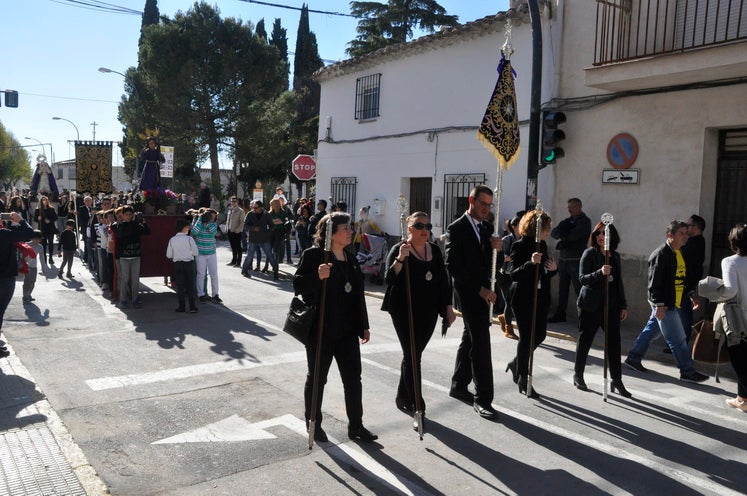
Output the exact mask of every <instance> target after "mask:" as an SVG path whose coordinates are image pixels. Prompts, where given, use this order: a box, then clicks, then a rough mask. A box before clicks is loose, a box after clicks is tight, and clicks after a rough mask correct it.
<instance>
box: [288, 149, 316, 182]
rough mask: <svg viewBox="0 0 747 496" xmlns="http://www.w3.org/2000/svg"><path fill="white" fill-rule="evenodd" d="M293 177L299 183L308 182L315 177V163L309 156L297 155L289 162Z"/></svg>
mask: <svg viewBox="0 0 747 496" xmlns="http://www.w3.org/2000/svg"><path fill="white" fill-rule="evenodd" d="M291 164H292V165H293V175H294V176H296V177H297V178H298V179H299V180H300V181H308V180H309V179H311V178H313V177H314V176H316V161H315V160H314V157H312V156H311V155H299V156H297V157H296V158H294V159H293V162H291Z"/></svg>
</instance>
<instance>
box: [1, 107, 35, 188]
mask: <svg viewBox="0 0 747 496" xmlns="http://www.w3.org/2000/svg"><path fill="white" fill-rule="evenodd" d="M30 160H31V159H30V157H29V154H28V152H27V151H26V149H25V148H22V147H21V143H19V141H18V140H17V139H16V138H15V137H14V136H13V134H12V133H10V132H8V131H7V130H6V129H5V126H4V125H3V123H2V122H0V187H2V189H5V190H10V189H12V188H13V187H14V186H16V184H17V183H18V182H19V181H21V180H24V181H26V182H29V181H30V179H31V168H30V167H29V163H30Z"/></svg>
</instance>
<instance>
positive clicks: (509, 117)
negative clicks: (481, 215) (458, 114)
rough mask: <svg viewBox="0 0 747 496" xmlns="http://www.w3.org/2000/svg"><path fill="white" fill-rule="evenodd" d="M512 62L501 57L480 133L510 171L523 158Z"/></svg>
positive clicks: (491, 151) (483, 140)
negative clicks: (520, 148)
mask: <svg viewBox="0 0 747 496" xmlns="http://www.w3.org/2000/svg"><path fill="white" fill-rule="evenodd" d="M514 76H515V73H514V70H513V69H512V68H511V61H510V60H509V59H507V58H506V57H505V55H501V61H500V63H499V64H498V81H497V82H496V83H495V89H494V90H493V94H492V96H491V97H490V102H489V103H488V108H487V109H486V110H485V115H484V116H483V118H482V122H481V123H480V127H479V129H478V130H477V139H478V140H480V142H481V143H482V144H483V146H485V148H487V149H488V151H490V153H491V154H493V156H495V158H496V159H497V160H498V163H499V164H500V167H501V168H503V169H506V170H508V169H510V168H511V166H512V165H513V164H514V162H516V159H517V158H518V157H519V116H518V112H517V110H516V89H515V87H514Z"/></svg>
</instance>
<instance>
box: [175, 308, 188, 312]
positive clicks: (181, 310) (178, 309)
mask: <svg viewBox="0 0 747 496" xmlns="http://www.w3.org/2000/svg"><path fill="white" fill-rule="evenodd" d="M174 311H175V312H177V313H184V312H186V310H184V307H179V308H177V309H176V310H174Z"/></svg>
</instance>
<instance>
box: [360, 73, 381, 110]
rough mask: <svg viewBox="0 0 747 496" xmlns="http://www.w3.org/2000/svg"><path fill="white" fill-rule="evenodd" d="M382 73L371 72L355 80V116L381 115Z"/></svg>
mask: <svg viewBox="0 0 747 496" xmlns="http://www.w3.org/2000/svg"><path fill="white" fill-rule="evenodd" d="M380 92H381V74H371V75H369V76H363V77H359V78H358V79H356V80H355V118H356V119H358V120H362V119H375V118H377V117H378V116H379V94H380Z"/></svg>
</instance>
